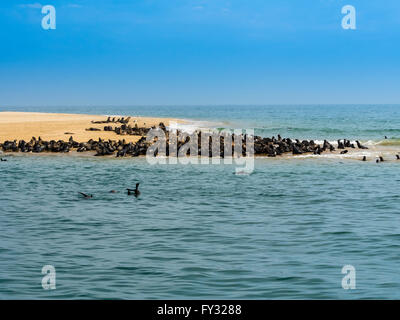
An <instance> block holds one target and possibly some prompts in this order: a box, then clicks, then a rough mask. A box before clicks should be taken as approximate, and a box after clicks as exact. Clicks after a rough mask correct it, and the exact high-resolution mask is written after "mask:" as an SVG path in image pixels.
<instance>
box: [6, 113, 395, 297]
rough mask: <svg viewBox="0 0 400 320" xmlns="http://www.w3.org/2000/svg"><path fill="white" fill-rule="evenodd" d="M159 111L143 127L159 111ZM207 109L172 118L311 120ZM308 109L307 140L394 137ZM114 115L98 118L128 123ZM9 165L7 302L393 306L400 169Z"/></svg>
mask: <svg viewBox="0 0 400 320" xmlns="http://www.w3.org/2000/svg"><path fill="white" fill-rule="evenodd" d="M153 108H154V110H153V109H149V110H148V111H147V112H148V113H147V114H146V112H145V111H142V112H141V113H140V114H144V115H151V112H155V110H156V109H157V108H158V109H162V108H161V107H153ZM203 108H204V109H202V110H200V111H198V110H199V108H193V109H191V108H188V111H187V113H186V115H185V114H183V113H184V111H180V112H182V115H180V114H179V112H178V111H177V110H175V109H173V110H175V111H174V112H175V113H173V112H171V114H170V115H168V116H171V117H182V118H192V119H198V120H207V121H208V120H217V121H225V122H227V123H229V124H230V125H232V124H233V125H239V124H240V123H244V122H247V123H259V124H260V127H263V126H264V127H268V126H269V123H268V122H265V124H263V123H264V122H263V119H265V121H269V120H267V119H268V115H272V114H275V118H274V119H272V120H271V121H276V122H277V123H278V122H279V121H280V119H281V120H282V123H285V125H282V126H283V127H285V126H287V123H290V125H296V127H297V128H301V127H306V125H305V124H304V123H297V122H296V121H299V120H296V119H298V117H299V115H301V116H302V119H303V118H306V115H305V114H303V113H304V112H305V111H304V110H303V109H299V110H297V111H296V108H295V107H287V108H289V109H284V108H283V109H282V110H283V111H282V112H281V114H278V113H275V111H274V112H272V111H271V110H267V111H262V110H260V109H258V110H259V111H255V109H253V108H256V109H257V108H261V107H249V109H248V110H246V111H244V112H243V114H244V115H243V117H242V119H238V118H237V116H236V114H237V115H238V113H236V111H237V110H236V109H234V110H236V111H232V113H230V114H229V113H228V115H226V117H225V118H223V117H222V111H215V114H216V115H217V116H215V118H216V119H212V114H211V113H210V112H211V111H212V108H206V107H203ZM219 108H227V107H219ZM271 108H272V107H271ZM273 108H277V107H273ZM307 108H310V109H312V110H313V111H315V112H314V115H313V116H312V120H311V119H309V120H308V121H309V122H307V123H313V126H312V127H311V128H314V127H315V129H311V131H308V135H310V136H316V137H317V138H322V139H323V138H325V136H322V137H320V136H319V134H320V133H321V130H325V131H324V132H325V133H329V132H330V134H331V136H330V138H332V139H333V138H336V136H339V133H338V132H340V137H341V138H344V137H347V138H357V137H359V136H362V137H363V139H364V140H379V139H381V136H382V135H385V134H386V135H388V134H390V135H391V137H394V138H396V137H397V138H399V137H400V134H399V131H398V130H399V128H400V125H399V124H400V122H399V120H400V107H398V106H397V107H396V106H381V108H382V109H379V108H378V107H375V106H365V107H364V108H365V109H364V112H362V113H360V112H358V111H356V110H358V109H359V108H362V107H361V106H355V107H354V109H353V108H351V107H348V106H347V107H340V106H338V107H332V106H331V107H329V108H328V107H327V106H324V107H323V108H325V110H328V111H324V112H322V111H321V110H319V109H318V107H317V106H312V107H311V106H310V107H307ZM346 108H347V109H346ZM27 109H28V108H26V110H27ZM44 109H45V108H44ZM67 109H68V108H67ZM122 109H123V108H122ZM122 109H121V110H120V109H118V108H116V109H113V110H111V112H110V110H108V111H107V110H105V109H104V110H103V109H101V108H99V110H98V112H96V113H102V114H103V113H107V114H108V113H110V114H112V113H115V114H118V113H121V114H124V113H126V114H129V113H135V112H129V111H128V109H127V110H125V112H121V111H123V110H122ZM176 109H179V110H181V109H180V108H178V107H177V108H176ZM207 109H208V113H207V112H206V110H207ZM344 109H346V110H348V112H347V113H346V115H343V110H344ZM82 110H83V111H82V112H88V109H86V108H82ZM164 110H166V109H164ZM216 110H218V108H217V109H216ZM285 110H286V112H285ZM288 110H291V111H288ZM316 110H319V111H316ZM329 110H330V111H329ZM379 110H381V111H379ZM36 111H39V110H36ZM41 111H51V110H41ZM52 111H54V112H55V111H59V112H61V111H62V112H73V110H66V109H65V108H59V109H57V110H54V109H53V110H52ZM75 112H76V111H75ZM202 112H203V113H202ZM310 112H311V111H310ZM91 113H95V112H94V110H93V111H92V112H91ZM137 113H139V111H137ZM196 113H198V116H195V114H196ZM200 114H203V117H202V116H201V115H200ZM251 114H254V116H253V119H251V117H250V115H251ZM261 114H263V116H261ZM289 114H292V118H290V117H289ZM315 114H316V115H315ZM322 114H325V118H323V119H321V118H320V116H318V115H322ZM357 114H358V115H359V118H356V120H354V117H355V116H356V115H357ZM367 115H368V116H367ZM160 116H166V114H161V115H160ZM314 117H315V118H314ZM335 117H338V121H337V122H335V121H334V120H332V119H334V118H335ZM341 117H343V118H341ZM347 117H349V118H351V119H353V120H351V121H350V120H348V121H347V120H346V121H345V120H344V119H345V118H346V119H347ZM374 117H375V120H374ZM285 119H286V120H285ZM324 119H325V120H324ZM328 119H331V120H328ZM360 119H364V122H360V121H359V120H360ZM285 121H287V122H285ZM320 122H321V123H324V125H323V124H321V123H320ZM378 124H381V125H382V127H381V128H379V126H378ZM324 126H325V129H323V127H324ZM351 128H353V129H351ZM267 130H269V129H267ZM301 132H302V134H304V135H307V131H306V130H303V131H301ZM277 133H281V134H282V135H283V133H282V131H280V132H274V134H275V135H276V134H277ZM343 135H345V136H343ZM3 157H4V155H3ZM7 158H8V161H7V162H1V164H0V208H1V209H0V239H1V241H0V298H1V299H6V298H17V299H20V298H34V299H41V298H57V299H58V298H66V299H74V298H96V299H97V298H123V299H127V298H131V299H147V298H154V299H184V298H188V299H194V298H226V299H242V298H243V299H247V298H248V299H276V298H284V299H304V298H312V299H336V298H343V299H357V298H364V299H370V298H385V299H388V298H392V299H393V298H396V299H399V298H400V275H399V274H400V273H399V272H398V260H399V249H400V221H399V220H400V204H399V200H400V194H399V188H398V186H399V182H400V175H399V169H400V163H399V162H396V161H386V162H384V163H381V164H376V163H374V162H372V161H371V162H366V163H361V162H360V161H356V160H340V159H315V158H313V159H279V158H276V159H257V160H256V163H255V171H254V172H253V173H252V174H250V175H235V174H233V173H234V167H233V166H229V165H156V166H151V165H149V164H148V163H147V162H146V160H145V159H143V158H141V159H138V158H126V159H103V158H97V157H76V156H66V157H62V156H57V155H56V156H45V155H36V156H34V155H18V156H8V157H7ZM137 181H140V182H141V185H140V187H141V191H142V194H141V195H140V196H139V197H138V198H135V197H128V196H127V195H126V194H125V191H124V190H125V188H128V187H133V186H134V184H135V183H136V182H137ZM110 190H118V191H120V192H119V193H109V191H110ZM77 191H83V192H87V193H92V194H93V195H94V198H93V199H86V200H85V199H82V198H81V197H79V196H78V194H77ZM347 264H351V265H353V266H354V267H355V268H356V289H355V290H344V289H343V288H342V285H341V282H342V278H343V276H344V275H343V274H342V273H341V270H342V267H343V266H344V265H347ZM44 265H53V266H54V267H55V268H56V272H57V273H56V275H57V276H56V281H57V282H56V284H57V289H55V290H43V289H42V286H41V280H42V274H41V269H42V267H43V266H44Z"/></svg>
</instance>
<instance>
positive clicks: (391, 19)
mask: <svg viewBox="0 0 400 320" xmlns="http://www.w3.org/2000/svg"><path fill="white" fill-rule="evenodd" d="M347 4H351V5H353V6H354V7H355V8H356V10H357V11H356V12H357V29H356V30H344V29H342V27H341V19H342V17H343V14H342V13H341V9H342V7H343V6H344V5H347ZM42 5H53V6H54V7H55V8H56V10H57V11H56V19H57V29H56V30H43V29H42V27H41V20H42V17H44V15H43V14H42V13H41V6H42ZM0 39H1V50H0V106H21V105H29V106H35V105H46V106H47V105H60V106H61V105H62V106H63V105H143V104H144V105H172V104H178V105H186V104H190V105H202V104H302V103H313V104H318V103H332V104H334V103H400V1H399V0H368V1H366V0H348V1H341V0H113V1H110V0H81V1H79V0H75V1H63V0H43V1H42V0H40V2H35V0H31V1H29V0H28V1H23V0H7V1H1V2H0Z"/></svg>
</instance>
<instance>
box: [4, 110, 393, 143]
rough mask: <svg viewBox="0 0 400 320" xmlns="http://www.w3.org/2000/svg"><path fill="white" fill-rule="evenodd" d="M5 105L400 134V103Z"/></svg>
mask: <svg viewBox="0 0 400 320" xmlns="http://www.w3.org/2000/svg"><path fill="white" fill-rule="evenodd" d="M0 110H15V111H34V112H65V113H87V114H117V115H141V116H155V117H173V118H184V119H193V120H202V121H211V122H213V123H215V122H216V124H217V126H219V127H229V128H232V127H239V128H252V129H255V131H256V134H260V135H263V136H272V135H275V136H276V135H277V134H278V133H280V134H281V135H282V136H285V137H295V138H299V139H318V140H319V139H321V138H322V139H324V138H325V139H330V140H336V139H343V138H347V139H359V140H364V141H368V140H370V139H371V140H382V139H383V138H384V136H387V137H388V138H398V139H400V105H289V106H281V105H270V106H230V105H226V106H190V107H188V106H126V107H107V106H104V107H99V106H96V107H90V106H82V107H68V106H65V107H19V108H18V107H6V108H0Z"/></svg>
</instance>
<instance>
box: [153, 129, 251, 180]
mask: <svg viewBox="0 0 400 320" xmlns="http://www.w3.org/2000/svg"><path fill="white" fill-rule="evenodd" d="M146 142H147V143H148V144H150V146H149V147H148V149H147V152H146V159H147V161H148V163H149V164H177V163H180V164H214V165H219V164H233V165H236V166H238V167H237V168H236V174H242V173H243V174H250V173H252V172H253V171H254V130H253V129H244V130H243V129H235V130H233V131H232V130H221V131H216V130H196V131H193V132H187V131H183V130H178V129H177V124H176V123H173V122H171V123H170V126H169V128H168V129H167V128H165V130H163V129H161V128H152V129H150V131H149V132H148V133H147V137H146Z"/></svg>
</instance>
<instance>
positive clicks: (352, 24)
mask: <svg viewBox="0 0 400 320" xmlns="http://www.w3.org/2000/svg"><path fill="white" fill-rule="evenodd" d="M342 14H345V16H344V17H343V19H342V28H343V29H345V30H347V29H351V30H355V29H356V28H357V27H356V8H354V7H353V6H351V5H345V6H344V7H343V8H342Z"/></svg>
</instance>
